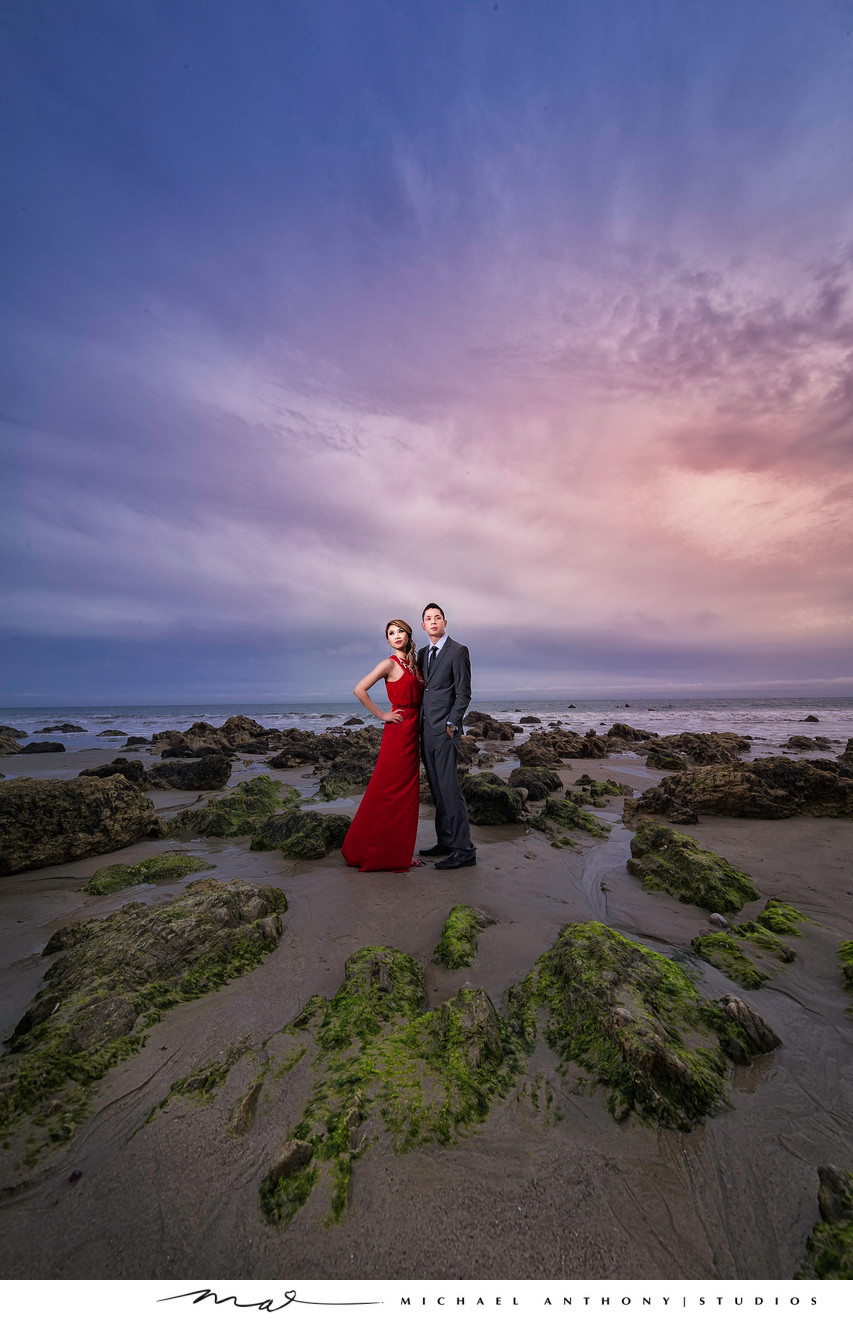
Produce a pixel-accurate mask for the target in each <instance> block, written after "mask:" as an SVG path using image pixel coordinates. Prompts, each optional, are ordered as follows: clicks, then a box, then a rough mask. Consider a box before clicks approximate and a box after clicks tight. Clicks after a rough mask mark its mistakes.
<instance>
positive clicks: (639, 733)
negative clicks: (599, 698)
mask: <svg viewBox="0 0 853 1321" xmlns="http://www.w3.org/2000/svg"><path fill="white" fill-rule="evenodd" d="M607 737H608V738H621V739H622V740H623V742H625V743H643V742H644V741H645V740H646V739H648V738H654V734H653V733H652V732H651V730H649V729H634V727H633V725H625V724H623V723H622V721H620V720H617V722H616V724H615V725H611V726H610V728H609V729H608V731H607Z"/></svg>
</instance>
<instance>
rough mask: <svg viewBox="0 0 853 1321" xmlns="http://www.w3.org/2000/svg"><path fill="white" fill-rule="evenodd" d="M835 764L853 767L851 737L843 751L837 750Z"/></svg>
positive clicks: (852, 742) (852, 739) (852, 741)
mask: <svg viewBox="0 0 853 1321" xmlns="http://www.w3.org/2000/svg"><path fill="white" fill-rule="evenodd" d="M836 764H837V765H839V766H845V765H846V766H849V767H850V768H851V769H853V738H849V739H848V740H847V745H846V747H845V749H844V751H843V752H839V754H838V761H837V763H836Z"/></svg>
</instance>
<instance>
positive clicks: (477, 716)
mask: <svg viewBox="0 0 853 1321" xmlns="http://www.w3.org/2000/svg"><path fill="white" fill-rule="evenodd" d="M465 730H466V732H467V733H468V734H472V735H473V736H474V737H475V738H478V739H489V740H491V741H492V742H496V743H511V742H512V740H513V739H514V738H515V727H514V726H513V725H511V724H509V722H508V721H505V720H495V718H494V716H490V715H488V714H487V712H485V711H469V712H468V713H467V715H466V716H465Z"/></svg>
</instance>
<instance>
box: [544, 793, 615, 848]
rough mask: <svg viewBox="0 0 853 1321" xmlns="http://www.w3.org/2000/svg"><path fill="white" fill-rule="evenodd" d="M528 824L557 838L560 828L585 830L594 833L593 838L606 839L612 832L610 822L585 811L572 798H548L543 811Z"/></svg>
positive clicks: (590, 833) (589, 833)
mask: <svg viewBox="0 0 853 1321" xmlns="http://www.w3.org/2000/svg"><path fill="white" fill-rule="evenodd" d="M528 824H529V825H530V828H531V829H532V830H542V831H544V832H545V834H546V835H549V836H550V837H551V839H556V838H557V836H558V835H559V830H560V829H563V830H583V831H585V832H586V833H587V834H588V835H592V837H593V839H606V838H607V836H608V835H609V834H610V825H609V824H608V822H606V821H601V820H599V818H598V817H597V816H594V815H593V814H592V812H585V811H584V810H583V808H581V807H578V805H577V803H573V802H572V801H571V799H570V798H567V799H563V800H562V801H561V802H560V801H558V800H557V799H556V798H546V799H545V804H544V806H543V808H542V811H541V812H540V813H539V815H538V816H533V817H531V818H530V821H529V823H528Z"/></svg>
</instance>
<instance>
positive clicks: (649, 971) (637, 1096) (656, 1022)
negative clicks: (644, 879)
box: [506, 922, 743, 1130]
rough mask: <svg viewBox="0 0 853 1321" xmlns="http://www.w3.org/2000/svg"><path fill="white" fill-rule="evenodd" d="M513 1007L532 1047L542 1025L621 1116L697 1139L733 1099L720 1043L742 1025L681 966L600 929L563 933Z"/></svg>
mask: <svg viewBox="0 0 853 1321" xmlns="http://www.w3.org/2000/svg"><path fill="white" fill-rule="evenodd" d="M606 973H612V974H614V975H613V976H612V977H606V976H605V975H604V974H606ZM506 1001H507V1006H508V1009H509V1012H510V1014H511V1016H512V1019H513V1021H514V1023H515V1025H516V1027H517V1029H518V1030H519V1031H520V1032H521V1033H522V1034H523V1035H524V1036H525V1037H526V1038H527V1040H528V1042H529V1043H532V1042H533V1041H534V1040H535V1038H536V1035H537V1032H538V1031H539V1024H540V1021H541V1020H542V1018H543V1017H544V1024H543V1028H542V1030H543V1031H544V1035H545V1039H546V1040H547V1042H548V1044H549V1045H550V1046H551V1048H552V1050H555V1051H556V1052H557V1053H558V1054H559V1055H561V1056H562V1057H563V1058H564V1059H570V1060H573V1061H574V1062H575V1063H576V1064H578V1065H579V1066H580V1067H581V1068H582V1069H583V1070H584V1071H585V1072H586V1073H587V1074H588V1075H589V1076H590V1077H591V1079H592V1081H593V1082H594V1083H596V1084H598V1085H600V1086H602V1087H603V1088H604V1089H605V1091H606V1093H607V1106H608V1109H609V1110H610V1112H611V1114H613V1115H614V1117H615V1116H617V1115H619V1116H620V1117H623V1118H624V1116H625V1115H626V1114H627V1113H628V1112H631V1111H633V1112H634V1113H635V1114H636V1115H637V1117H638V1118H639V1119H641V1120H643V1121H644V1122H646V1123H650V1124H660V1125H662V1126H663V1127H665V1128H675V1129H683V1130H689V1129H691V1128H692V1127H693V1125H694V1124H695V1123H696V1122H697V1121H698V1120H700V1119H702V1118H704V1117H705V1116H706V1115H708V1114H711V1113H713V1112H714V1111H715V1110H716V1109H717V1108H718V1107H719V1106H720V1105H721V1104H722V1103H723V1102H724V1101H725V1099H726V1095H727V1082H726V1057H725V1053H724V1049H723V1044H722V1038H723V1036H729V1035H731V1036H733V1037H736V1038H738V1039H740V1037H741V1035H742V1033H743V1029H742V1028H741V1026H740V1025H739V1024H738V1023H737V1022H735V1020H734V1019H729V1017H728V1016H727V1015H726V1013H725V1011H724V1010H722V1009H721V1008H720V1007H719V1006H717V1005H716V1004H714V1002H712V1001H707V1000H704V999H702V997H701V996H700V995H699V993H698V992H697V990H696V988H695V986H694V985H693V983H692V982H691V980H690V978H689V977H688V976H687V975H686V973H684V972H683V971H682V969H681V968H680V967H679V966H678V964H677V963H673V962H672V961H671V960H669V959H666V958H664V957H663V956H662V955H660V954H654V953H652V951H651V950H649V949H647V948H646V947H645V946H644V945H639V944H636V943H635V942H634V941H630V940H627V939H626V938H625V937H624V936H620V935H619V934H618V933H617V932H615V931H612V930H611V929H610V928H609V927H606V926H604V925H603V924H602V923H600V922H580V923H574V924H572V925H570V926H567V927H564V928H563V930H562V931H561V932H560V935H559V938H558V940H557V942H556V944H555V945H554V946H553V947H552V948H551V949H550V950H549V951H548V952H547V953H546V954H543V955H542V957H541V958H540V959H538V960H537V961H536V964H535V965H534V967H533V969H532V970H531V972H530V973H528V975H527V977H526V978H525V979H524V981H523V982H522V983H520V985H516V986H513V987H511V988H510V990H509V991H508V992H507V996H506Z"/></svg>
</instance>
